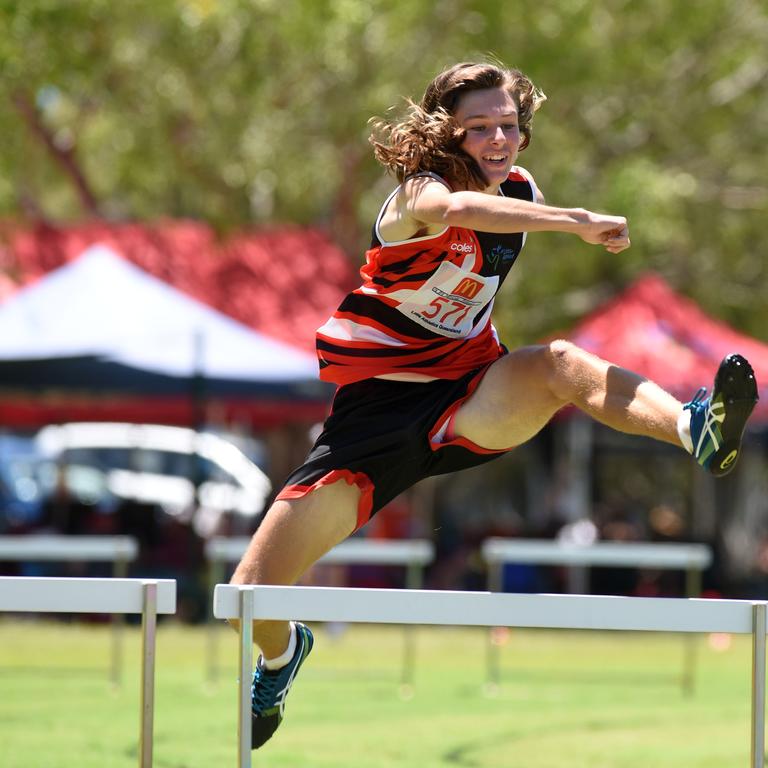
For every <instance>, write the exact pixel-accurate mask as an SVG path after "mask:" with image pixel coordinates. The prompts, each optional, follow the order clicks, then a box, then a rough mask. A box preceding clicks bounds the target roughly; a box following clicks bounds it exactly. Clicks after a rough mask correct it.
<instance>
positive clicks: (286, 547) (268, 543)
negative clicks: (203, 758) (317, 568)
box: [232, 480, 360, 584]
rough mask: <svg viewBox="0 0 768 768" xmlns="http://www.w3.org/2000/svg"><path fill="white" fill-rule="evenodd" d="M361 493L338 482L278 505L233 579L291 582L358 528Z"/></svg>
mask: <svg viewBox="0 0 768 768" xmlns="http://www.w3.org/2000/svg"><path fill="white" fill-rule="evenodd" d="M359 498H360V491H359V489H358V488H357V486H355V485H349V484H348V483H346V482H345V481H344V480H338V481H336V482H335V483H331V484H330V485H323V486H320V487H319V488H316V489H315V490H312V491H310V492H309V493H307V494H306V495H304V496H301V497H300V498H297V499H285V500H282V499H281V500H278V501H276V502H275V503H274V504H273V505H272V506H271V507H270V508H269V510H268V511H267V513H266V515H265V517H264V520H263V521H262V523H261V525H260V526H259V527H258V529H257V530H256V533H254V535H253V538H252V539H251V542H250V544H249V546H248V549H247V551H246V553H245V555H244V556H243V559H242V561H241V562H240V565H239V566H238V567H237V570H236V571H235V574H234V576H233V577H232V581H233V582H234V583H240V584H293V583H294V582H295V581H296V580H297V579H299V578H300V577H301V575H302V574H303V573H304V572H305V571H306V570H307V569H308V568H309V567H310V566H312V565H313V564H314V563H315V562H316V561H317V560H319V559H320V558H321V557H322V556H323V555H324V554H325V553H326V552H327V551H328V550H329V549H332V548H333V547H334V546H336V544H338V543H339V542H341V541H343V540H344V539H346V538H347V536H349V535H350V534H351V533H352V532H353V531H354V530H355V527H356V524H357V505H358V501H359Z"/></svg>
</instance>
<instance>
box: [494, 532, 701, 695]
mask: <svg viewBox="0 0 768 768" xmlns="http://www.w3.org/2000/svg"><path fill="white" fill-rule="evenodd" d="M481 552H482V555H483V559H484V560H485V562H486V563H488V566H489V568H488V590H489V591H490V592H500V591H501V590H502V586H503V585H502V578H503V568H504V565H505V564H507V563H530V564H535V565H563V566H576V567H585V566H595V567H610V566H618V567H629V568H658V569H661V570H684V571H685V589H686V596H687V597H698V596H699V595H701V574H702V571H704V570H705V569H706V568H708V567H709V565H710V564H711V563H712V550H711V549H710V547H708V546H707V545H706V544H673V543H652V542H637V543H632V544H627V543H622V542H615V541H598V542H595V543H593V544H585V545H579V544H571V543H564V542H560V541H551V540H549V539H505V538H496V537H494V538H489V539H486V540H485V541H484V542H483V545H482V548H481ZM487 661H488V683H489V684H490V685H491V686H497V685H498V684H499V681H500V677H501V671H500V665H499V649H498V647H497V646H496V645H495V644H494V643H493V642H490V643H489V644H488V654H487ZM695 668H696V645H695V642H694V638H693V637H692V636H691V635H685V653H684V655H683V671H682V674H681V676H680V683H681V687H682V689H683V692H684V693H686V694H688V695H690V694H691V693H692V692H693V681H694V677H695Z"/></svg>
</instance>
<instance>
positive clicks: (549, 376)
mask: <svg viewBox="0 0 768 768" xmlns="http://www.w3.org/2000/svg"><path fill="white" fill-rule="evenodd" d="M581 355H582V350H581V349H579V347H577V346H576V345H575V344H573V343H571V342H570V341H566V340H565V339H556V340H555V341H551V342H550V343H549V344H545V345H544V346H543V347H542V348H541V356H540V357H541V365H542V367H543V374H542V375H543V378H544V381H545V382H546V384H547V387H548V388H549V390H550V391H551V392H552V394H553V395H554V396H555V397H556V398H557V399H558V400H562V401H563V402H571V401H572V399H573V392H574V387H576V386H578V379H579V373H578V371H579V359H580V357H581Z"/></svg>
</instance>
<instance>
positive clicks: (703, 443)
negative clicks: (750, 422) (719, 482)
mask: <svg viewBox="0 0 768 768" xmlns="http://www.w3.org/2000/svg"><path fill="white" fill-rule="evenodd" d="M706 393H707V390H706V389H705V388H704V387H702V388H701V389H700V390H699V391H698V392H697V393H696V395H695V396H694V398H693V400H691V402H690V403H687V404H686V405H685V406H684V407H685V408H686V409H687V410H689V411H690V412H691V439H692V441H693V455H694V456H695V457H696V461H698V462H699V464H701V466H702V467H704V468H705V469H707V470H709V471H710V472H711V473H712V474H713V475H715V476H716V477H721V476H722V475H727V474H728V473H729V472H730V471H731V470H732V469H733V468H734V467H735V466H736V462H737V460H738V458H739V453H740V452H741V438H742V435H743V434H744V427H745V426H746V424H747V419H749V416H750V414H751V413H752V409H753V408H754V407H755V403H757V400H758V397H757V382H756V381H755V374H754V371H753V370H752V366H751V365H750V364H749V363H748V362H747V360H746V359H745V358H743V357H742V356H741V355H728V356H727V357H725V358H724V359H723V362H722V363H720V368H719V369H718V371H717V375H716V376H715V385H714V387H713V388H712V395H711V396H710V397H707V398H705V395H706Z"/></svg>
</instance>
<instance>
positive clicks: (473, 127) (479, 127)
mask: <svg viewBox="0 0 768 768" xmlns="http://www.w3.org/2000/svg"><path fill="white" fill-rule="evenodd" d="M467 130H468V131H474V132H475V133H482V132H483V131H484V130H485V126H484V125H471V126H470V127H469V128H467Z"/></svg>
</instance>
